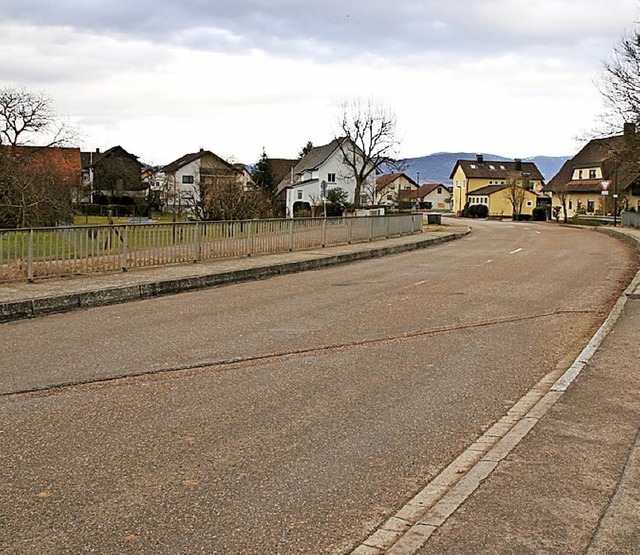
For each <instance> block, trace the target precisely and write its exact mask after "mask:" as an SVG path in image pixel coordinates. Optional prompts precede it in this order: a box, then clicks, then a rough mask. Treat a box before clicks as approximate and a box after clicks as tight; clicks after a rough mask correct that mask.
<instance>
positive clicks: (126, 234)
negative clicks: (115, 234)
mask: <svg viewBox="0 0 640 555" xmlns="http://www.w3.org/2000/svg"><path fill="white" fill-rule="evenodd" d="M128 237H129V226H128V225H126V226H124V233H123V235H122V271H123V272H126V271H127V257H128V248H127V240H128Z"/></svg>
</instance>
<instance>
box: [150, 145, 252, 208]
mask: <svg viewBox="0 0 640 555" xmlns="http://www.w3.org/2000/svg"><path fill="white" fill-rule="evenodd" d="M162 174H163V175H164V183H163V186H164V187H165V189H166V196H167V199H168V203H167V204H168V206H169V208H171V209H173V210H182V209H189V208H192V207H193V205H194V203H197V202H198V201H199V200H200V195H201V191H202V187H203V186H205V185H208V184H215V182H216V181H217V180H219V179H221V178H223V179H229V178H233V179H237V180H238V181H239V182H240V183H242V184H244V182H245V176H244V174H243V172H242V171H241V170H239V169H237V168H235V167H234V166H233V165H232V164H229V163H228V162H227V161H225V160H223V159H222V158H220V157H219V156H218V155H216V154H214V153H213V152H211V151H210V150H204V149H202V148H201V149H200V150H199V151H198V152H193V153H191V154H185V155H184V156H182V157H180V158H178V159H177V160H174V161H173V162H171V163H170V164H167V165H166V166H164V168H162Z"/></svg>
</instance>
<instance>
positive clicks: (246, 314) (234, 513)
mask: <svg viewBox="0 0 640 555" xmlns="http://www.w3.org/2000/svg"><path fill="white" fill-rule="evenodd" d="M634 262H635V260H634V257H633V254H632V252H631V251H630V249H629V247H627V246H626V245H624V244H623V243H621V242H618V241H616V240H615V239H612V238H610V237H608V236H604V235H601V234H597V233H593V232H590V231H585V230H575V229H568V228H562V227H558V226H552V225H543V224H540V225H536V224H518V225H511V224H507V223H496V222H481V223H477V224H475V225H474V231H473V233H472V234H471V235H469V236H468V237H466V238H464V239H462V240H459V241H457V242H455V243H451V244H447V245H443V246H438V247H434V248H431V249H427V250H424V251H417V252H412V253H408V254H403V255H396V256H392V257H387V258H383V259H377V260H371V261H366V262H361V263H355V264H351V265H346V266H341V267H334V268H330V269H324V270H320V271H314V272H308V273H305V274H297V275H292V276H283V277H279V278H273V279H269V280H265V281H262V282H253V283H245V284H238V285H233V286H228V287H223V288H218V289H212V290H207V291H199V292H194V293H186V294H182V295H177V296H174V297H166V298H161V299H154V300H149V301H141V302H137V303H130V304H125V305H119V306H113V307H103V308H96V309H91V310H87V311H84V312H74V313H70V314H62V315H53V316H49V317H45V318H40V319H36V320H31V321H19V322H14V323H10V324H5V325H2V326H0V335H1V336H2V344H3V359H2V371H1V372H0V392H1V393H2V397H0V438H1V442H2V445H3V448H2V450H0V468H3V469H5V472H4V474H5V479H3V480H2V481H0V550H1V551H3V552H6V553H62V552H73V553H76V552H91V551H95V552H100V553H344V552H348V551H349V550H351V549H353V548H354V547H355V546H357V545H358V544H359V543H360V542H361V541H363V539H365V538H366V537H367V535H368V534H369V532H370V531H371V530H372V529H374V528H375V527H376V526H378V525H379V524H380V523H381V522H383V521H384V520H385V519H386V518H388V517H389V516H390V515H391V514H393V513H394V512H395V511H397V510H398V508H399V507H401V506H402V505H403V504H404V503H405V502H406V501H407V500H408V499H409V498H411V497H412V495H413V494H414V493H415V492H416V491H418V490H420V489H421V487H422V486H424V484H425V483H427V482H428V481H429V480H430V479H431V478H432V477H433V476H435V475H436V474H437V473H438V472H439V471H440V470H441V469H442V468H444V467H445V466H446V465H447V464H448V463H449V462H450V461H451V460H452V459H453V458H455V457H456V456H457V455H458V454H460V453H461V452H462V451H464V450H465V448H466V447H467V446H468V445H469V444H470V443H472V442H473V441H474V439H475V438H477V437H478V436H479V435H480V434H481V433H482V432H483V430H485V429H487V428H488V427H490V426H491V425H492V424H493V423H494V422H495V421H496V420H498V419H499V418H500V417H501V416H502V415H503V414H505V412H506V411H507V410H508V409H509V408H510V407H511V406H512V405H513V403H514V402H515V401H517V400H518V399H519V398H520V397H521V396H522V395H524V394H525V393H526V392H527V391H528V390H529V389H530V388H531V387H532V386H533V385H534V384H535V383H536V382H537V381H538V380H539V379H540V378H541V377H542V376H544V375H546V374H547V373H548V372H549V371H550V370H552V369H554V368H556V367H559V366H565V367H566V366H568V365H569V364H570V362H571V361H572V360H573V358H575V356H576V355H577V353H578V352H579V351H580V350H581V349H582V347H583V346H584V345H585V344H586V342H587V341H588V339H589V338H590V336H591V334H592V333H593V332H594V331H595V330H596V329H597V327H598V326H599V324H600V323H601V322H602V320H603V319H604V317H605V315H606V312H607V311H608V308H609V307H610V306H611V304H612V302H613V301H614V300H615V298H616V297H617V296H618V295H619V293H620V291H621V290H622V288H623V286H624V285H626V283H627V282H628V280H629V278H630V276H631V275H632V273H633V270H634Z"/></svg>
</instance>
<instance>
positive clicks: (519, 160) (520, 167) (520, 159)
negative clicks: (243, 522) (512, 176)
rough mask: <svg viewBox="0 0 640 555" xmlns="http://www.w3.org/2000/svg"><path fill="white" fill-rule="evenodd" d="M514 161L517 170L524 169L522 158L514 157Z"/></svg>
mask: <svg viewBox="0 0 640 555" xmlns="http://www.w3.org/2000/svg"><path fill="white" fill-rule="evenodd" d="M513 161H514V162H515V163H516V171H517V172H521V171H522V158H514V160H513Z"/></svg>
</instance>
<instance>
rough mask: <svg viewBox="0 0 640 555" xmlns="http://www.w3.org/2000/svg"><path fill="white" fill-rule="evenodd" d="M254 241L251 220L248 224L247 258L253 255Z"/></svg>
mask: <svg viewBox="0 0 640 555" xmlns="http://www.w3.org/2000/svg"><path fill="white" fill-rule="evenodd" d="M252 240H253V239H252V237H251V220H249V221H248V223H247V245H246V251H247V256H251V254H252V253H253V249H252Z"/></svg>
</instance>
